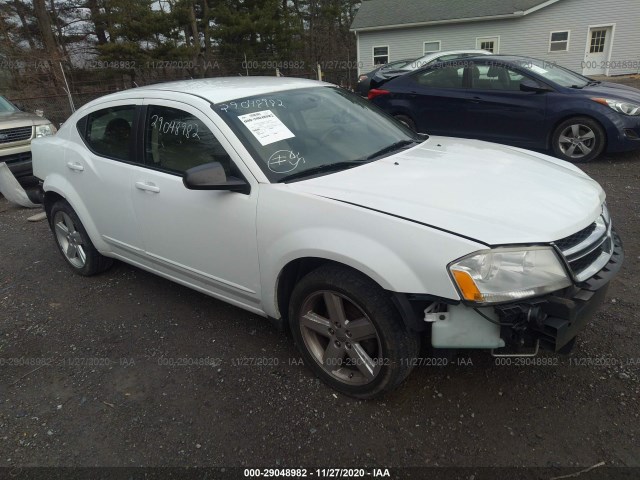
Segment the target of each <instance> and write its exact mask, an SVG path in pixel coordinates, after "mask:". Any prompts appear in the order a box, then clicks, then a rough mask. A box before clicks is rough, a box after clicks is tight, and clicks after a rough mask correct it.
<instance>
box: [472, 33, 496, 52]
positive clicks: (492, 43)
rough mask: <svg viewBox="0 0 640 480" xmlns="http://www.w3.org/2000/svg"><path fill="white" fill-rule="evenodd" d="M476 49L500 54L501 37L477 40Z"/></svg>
mask: <svg viewBox="0 0 640 480" xmlns="http://www.w3.org/2000/svg"><path fill="white" fill-rule="evenodd" d="M476 48H479V49H480V50H486V51H487V52H491V53H498V52H499V51H500V37H482V38H476Z"/></svg>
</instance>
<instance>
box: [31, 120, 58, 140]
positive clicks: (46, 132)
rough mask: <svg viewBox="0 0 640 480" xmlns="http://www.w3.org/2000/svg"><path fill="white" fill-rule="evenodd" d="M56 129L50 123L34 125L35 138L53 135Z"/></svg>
mask: <svg viewBox="0 0 640 480" xmlns="http://www.w3.org/2000/svg"><path fill="white" fill-rule="evenodd" d="M57 131H58V130H56V127H54V126H53V124H52V123H48V124H46V125H36V138H40V137H48V136H50V135H54V134H55V133H56V132H57Z"/></svg>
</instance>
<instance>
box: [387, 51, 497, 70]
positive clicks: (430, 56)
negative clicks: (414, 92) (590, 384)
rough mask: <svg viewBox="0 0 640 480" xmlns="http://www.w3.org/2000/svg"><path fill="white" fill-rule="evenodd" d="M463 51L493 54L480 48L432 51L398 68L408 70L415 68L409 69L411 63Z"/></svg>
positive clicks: (483, 54)
mask: <svg viewBox="0 0 640 480" xmlns="http://www.w3.org/2000/svg"><path fill="white" fill-rule="evenodd" d="M463 53H475V54H477V55H478V56H480V55H482V56H485V55H493V54H492V53H491V52H488V51H487V50H478V49H466V50H445V51H441V52H431V53H427V54H426V55H423V56H422V57H418V58H416V59H415V60H414V61H412V62H411V64H409V65H405V66H404V67H403V68H399V69H398V70H407V71H408V70H413V67H412V68H410V69H408V68H407V67H411V65H412V64H414V63H419V62H428V61H429V60H433V59H434V58H437V57H441V56H443V55H456V54H463Z"/></svg>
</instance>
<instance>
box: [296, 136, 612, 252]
mask: <svg viewBox="0 0 640 480" xmlns="http://www.w3.org/2000/svg"><path fill="white" fill-rule="evenodd" d="M288 187H289V188H291V189H293V190H295V191H298V192H300V193H303V194H309V195H317V196H321V197H325V198H328V199H333V200H335V201H340V202H345V203H348V204H352V205H355V206H358V207H361V208H365V209H369V210H375V211H378V212H381V213H384V214H388V215H393V216H397V217H401V218H404V219H407V220H409V221H414V222H418V223H421V224H425V225H428V226H432V227H435V228H437V229H441V230H446V231H449V232H452V233H455V234H457V235H459V236H464V237H468V238H471V239H474V240H477V241H480V242H482V243H485V244H487V245H500V244H516V243H542V242H551V241H554V240H558V239H561V238H564V237H566V236H568V235H571V234H573V233H575V232H577V231H579V230H581V229H583V228H585V227H586V226H587V225H589V224H590V223H591V222H593V221H594V220H595V219H596V218H597V217H598V215H599V213H600V212H601V204H602V202H604V199H605V194H604V191H603V190H602V188H601V187H600V185H598V183H596V182H595V181H594V180H592V179H591V178H589V177H588V176H587V175H586V174H584V173H583V172H582V171H581V170H580V169H578V168H577V167H575V166H573V165H571V164H569V163H567V162H563V161H561V160H557V159H554V158H551V157H548V156H546V155H542V154H537V153H534V152H529V151H526V150H522V149H517V148H513V147H507V146H502V145H498V144H493V143H488V142H481V141H477V140H465V139H459V138H456V139H452V138H447V137H430V138H429V139H428V140H426V141H425V142H423V143H422V144H420V145H418V146H416V147H413V148H411V149H409V150H405V151H402V152H400V153H397V154H395V155H392V156H389V157H386V158H383V159H381V160H378V161H376V162H372V163H369V164H366V165H363V166H360V167H355V168H352V169H349V170H345V171H341V172H338V173H334V174H330V175H325V176H322V177H316V178H311V179H308V180H304V181H299V182H294V183H290V184H288ZM425 248H428V246H425Z"/></svg>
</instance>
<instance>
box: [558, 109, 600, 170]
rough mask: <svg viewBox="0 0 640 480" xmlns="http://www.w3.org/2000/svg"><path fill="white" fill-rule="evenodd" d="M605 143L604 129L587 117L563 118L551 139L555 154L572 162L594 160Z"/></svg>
mask: <svg viewBox="0 0 640 480" xmlns="http://www.w3.org/2000/svg"><path fill="white" fill-rule="evenodd" d="M606 143H607V136H606V134H605V131H604V129H603V128H602V126H601V125H600V124H599V123H598V122H596V121H595V120H593V119H592V118H589V117H573V118H569V119H567V120H565V121H564V122H562V123H561V124H560V125H558V126H557V127H556V129H555V130H554V132H553V137H552V140H551V146H552V148H553V153H554V154H555V156H556V157H558V158H560V159H562V160H566V161H567V162H572V163H584V162H589V161H591V160H594V159H595V158H597V157H598V156H599V155H600V154H601V153H602V152H603V151H604V148H605V146H606Z"/></svg>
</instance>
